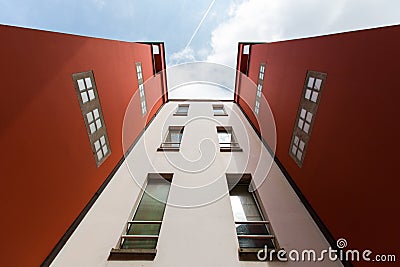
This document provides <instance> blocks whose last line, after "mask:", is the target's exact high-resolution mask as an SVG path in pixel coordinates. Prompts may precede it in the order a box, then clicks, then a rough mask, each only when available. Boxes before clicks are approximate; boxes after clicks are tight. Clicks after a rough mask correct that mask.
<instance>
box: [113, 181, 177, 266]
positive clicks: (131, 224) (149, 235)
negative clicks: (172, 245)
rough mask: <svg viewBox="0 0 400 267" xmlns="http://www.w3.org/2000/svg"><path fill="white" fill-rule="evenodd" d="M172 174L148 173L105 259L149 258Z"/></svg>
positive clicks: (154, 243) (155, 241) (153, 249)
mask: <svg viewBox="0 0 400 267" xmlns="http://www.w3.org/2000/svg"><path fill="white" fill-rule="evenodd" d="M172 176H173V174H149V175H148V177H147V185H146V188H145V190H144V192H142V196H141V198H140V201H139V204H138V206H137V207H136V211H135V213H134V215H133V217H132V220H130V221H128V223H127V225H126V231H125V232H124V234H123V235H122V236H121V238H120V240H119V242H118V245H117V248H115V249H112V250H111V253H110V256H109V258H108V260H153V259H154V257H155V256H156V247H157V243H158V238H159V235H160V230H161V225H162V221H163V219H164V212H165V207H166V203H167V201H168V195H169V190H170V187H171V182H172Z"/></svg>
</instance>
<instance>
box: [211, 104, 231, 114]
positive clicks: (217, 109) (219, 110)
mask: <svg viewBox="0 0 400 267" xmlns="http://www.w3.org/2000/svg"><path fill="white" fill-rule="evenodd" d="M212 107H213V113H214V116H228V114H227V113H226V111H225V108H224V105H212Z"/></svg>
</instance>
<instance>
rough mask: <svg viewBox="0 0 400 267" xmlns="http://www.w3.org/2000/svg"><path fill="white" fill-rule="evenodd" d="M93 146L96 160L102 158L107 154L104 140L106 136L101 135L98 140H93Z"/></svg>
mask: <svg viewBox="0 0 400 267" xmlns="http://www.w3.org/2000/svg"><path fill="white" fill-rule="evenodd" d="M94 148H95V150H96V155H97V160H99V161H100V160H102V159H103V158H104V157H106V156H107V155H108V152H109V150H108V146H107V142H106V137H105V136H104V135H103V136H102V137H100V139H99V140H96V141H95V142H94Z"/></svg>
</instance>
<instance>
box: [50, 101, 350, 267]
mask: <svg viewBox="0 0 400 267" xmlns="http://www.w3.org/2000/svg"><path fill="white" fill-rule="evenodd" d="M182 103H183V102H168V103H167V104H165V105H164V106H163V107H162V109H161V110H160V112H159V113H158V115H157V116H156V117H155V119H154V120H153V122H152V123H151V124H150V126H149V127H148V129H147V130H146V132H145V134H144V135H143V136H142V137H141V138H140V140H139V142H138V143H137V144H136V145H135V147H134V149H133V150H132V151H131V153H130V154H129V156H128V157H127V159H126V162H125V163H124V164H123V165H122V166H121V167H120V169H119V170H118V171H117V173H116V174H115V176H114V177H113V178H112V180H111V182H110V183H109V184H108V186H107V187H106V189H105V190H104V191H103V193H102V194H101V195H100V197H99V199H98V200H97V201H96V203H95V204H94V205H93V207H92V208H91V210H90V211H89V213H88V214H87V215H86V217H85V218H84V219H83V221H82V222H81V224H80V225H79V226H78V228H77V229H76V230H75V232H74V233H73V235H72V236H71V238H70V239H69V240H68V242H67V243H66V245H65V246H64V247H63V249H62V250H61V251H60V253H59V254H58V255H57V257H56V259H55V260H54V261H53V263H52V265H51V266H68V267H70V266H87V267H91V266H93V267H99V266H110V267H114V266H115V267H116V266H163V267H167V266H171V267H172V266H173V267H178V266H185V267H192V266H193V267H194V266H199V267H204V266H218V267H220V266H230V267H233V266H342V265H341V263H340V262H339V261H336V262H331V261H329V259H326V260H325V261H324V262H279V261H272V262H248V261H239V259H238V246H239V245H238V240H237V236H236V230H235V224H234V219H233V214H232V209H231V203H230V199H229V195H228V186H227V183H226V177H225V174H226V173H251V174H252V176H253V178H254V179H255V180H256V181H259V184H260V187H259V189H258V194H259V196H260V198H261V200H262V203H261V205H262V206H263V207H264V209H265V211H266V213H267V214H266V215H267V216H268V219H269V221H270V222H271V225H272V228H273V230H274V232H275V235H276V237H277V240H278V242H279V244H280V246H281V247H282V248H284V249H285V250H286V251H290V250H292V249H297V250H300V252H301V250H302V249H315V250H316V251H317V252H319V251H321V250H323V249H328V248H329V244H328V242H327V241H326V240H325V238H324V236H323V235H322V233H321V232H320V231H319V229H318V227H317V226H316V225H315V223H314V221H313V220H312V218H311V216H310V215H309V214H308V212H307V210H306V209H305V208H304V206H303V205H302V203H301V202H300V200H299V199H298V197H297V196H296V194H295V192H294V191H293V189H292V188H291V186H290V185H289V183H288V182H287V180H286V178H285V177H284V175H283V174H282V172H281V171H280V170H279V168H278V167H277V165H276V164H275V163H273V159H272V157H271V156H270V154H269V153H268V151H267V150H266V149H265V147H264V146H263V145H262V144H261V142H260V139H259V138H258V136H257V135H256V133H255V132H254V130H253V129H252V127H251V125H250V124H249V123H248V121H247V119H246V118H245V117H244V115H243V114H242V113H241V111H240V109H239V108H238V107H237V106H236V104H234V103H231V102H224V103H222V104H224V106H225V109H226V111H227V113H228V116H213V110H212V104H216V102H197V101H195V102H184V103H185V104H190V107H189V112H188V116H174V115H173V113H174V112H175V110H176V108H177V106H178V104H182ZM218 104H221V103H218ZM169 126H185V128H184V132H183V138H182V142H181V147H180V151H179V152H173V151H157V148H159V147H160V144H161V143H162V142H163V141H164V139H165V136H166V131H167V129H168V127H169ZM217 126H231V127H232V128H233V130H234V132H235V135H236V137H237V141H238V143H239V145H240V147H241V148H242V149H243V151H242V152H238V151H235V152H220V151H219V144H218V137H217V131H216V127H217ZM270 166H272V167H271V169H270V170H269V167H270ZM148 173H173V174H174V175H173V180H172V185H171V189H170V193H169V198H168V204H167V206H166V209H165V213H164V218H163V223H162V226H161V231H160V237H159V239H158V244H157V254H156V257H155V259H154V260H153V261H108V260H107V258H108V256H109V253H110V250H111V248H115V247H116V245H117V243H118V240H119V238H120V236H121V234H124V229H125V226H126V223H127V221H129V220H130V219H131V218H132V215H133V213H134V211H135V207H136V205H137V202H138V201H139V200H140V195H141V186H142V185H143V184H144V183H145V180H146V177H147V174H148ZM264 179H265V180H264ZM262 181H263V182H262Z"/></svg>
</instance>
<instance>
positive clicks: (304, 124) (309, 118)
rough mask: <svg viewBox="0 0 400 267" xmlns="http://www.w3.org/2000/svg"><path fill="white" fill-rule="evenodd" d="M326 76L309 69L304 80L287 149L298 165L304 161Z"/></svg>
mask: <svg viewBox="0 0 400 267" xmlns="http://www.w3.org/2000/svg"><path fill="white" fill-rule="evenodd" d="M326 76H327V75H326V74H325V73H321V72H316V71H309V72H307V76H306V80H305V82H304V88H303V95H302V97H301V100H300V105H299V109H298V115H297V118H296V124H295V127H294V130H293V135H292V141H291V144H290V149H289V154H290V156H291V157H292V158H293V160H294V161H295V162H296V163H297V165H298V166H299V167H301V166H302V164H303V161H304V157H305V153H306V148H307V145H308V142H309V140H310V134H311V130H312V127H313V125H314V123H315V117H316V113H317V110H318V105H319V103H320V99H321V93H322V89H323V86H324V83H325V80H326Z"/></svg>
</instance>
